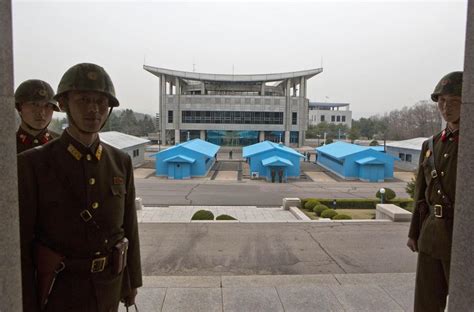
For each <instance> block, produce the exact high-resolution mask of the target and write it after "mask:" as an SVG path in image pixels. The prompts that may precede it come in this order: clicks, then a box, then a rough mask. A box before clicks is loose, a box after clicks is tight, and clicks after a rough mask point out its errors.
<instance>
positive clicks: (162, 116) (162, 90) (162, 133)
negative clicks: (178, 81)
mask: <svg viewBox="0 0 474 312" xmlns="http://www.w3.org/2000/svg"><path fill="white" fill-rule="evenodd" d="M165 95H166V76H165V75H160V103H159V106H160V121H161V122H160V139H161V142H162V144H168V142H166V124H167V122H168V111H167V110H166V105H165Z"/></svg>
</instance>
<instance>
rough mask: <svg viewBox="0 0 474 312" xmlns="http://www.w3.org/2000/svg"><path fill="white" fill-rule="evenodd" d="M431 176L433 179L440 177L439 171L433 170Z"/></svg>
mask: <svg viewBox="0 0 474 312" xmlns="http://www.w3.org/2000/svg"><path fill="white" fill-rule="evenodd" d="M431 177H432V178H433V179H436V178H437V177H438V172H436V169H433V170H431Z"/></svg>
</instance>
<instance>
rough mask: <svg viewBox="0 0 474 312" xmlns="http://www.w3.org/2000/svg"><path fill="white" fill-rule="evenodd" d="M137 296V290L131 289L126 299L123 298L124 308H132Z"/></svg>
mask: <svg viewBox="0 0 474 312" xmlns="http://www.w3.org/2000/svg"><path fill="white" fill-rule="evenodd" d="M136 296H137V289H136V288H132V289H131V290H130V294H128V296H127V297H125V298H123V299H122V301H123V303H124V304H125V306H126V307H129V306H132V305H134V304H135V297H136Z"/></svg>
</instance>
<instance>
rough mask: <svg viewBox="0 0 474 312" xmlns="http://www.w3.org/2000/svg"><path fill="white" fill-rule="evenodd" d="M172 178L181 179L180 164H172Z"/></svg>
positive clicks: (181, 170)
mask: <svg viewBox="0 0 474 312" xmlns="http://www.w3.org/2000/svg"><path fill="white" fill-rule="evenodd" d="M174 178H175V179H178V180H181V179H183V167H182V166H181V164H175V165H174Z"/></svg>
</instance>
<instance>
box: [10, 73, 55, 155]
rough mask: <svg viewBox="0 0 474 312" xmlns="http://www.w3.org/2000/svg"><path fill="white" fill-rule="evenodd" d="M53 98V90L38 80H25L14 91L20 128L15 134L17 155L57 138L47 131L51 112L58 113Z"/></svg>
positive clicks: (51, 115)
mask: <svg viewBox="0 0 474 312" xmlns="http://www.w3.org/2000/svg"><path fill="white" fill-rule="evenodd" d="M53 96H54V91H53V88H51V86H50V85H49V84H48V83H47V82H45V81H42V80H38V79H30V80H26V81H24V82H22V83H21V84H20V85H19V86H18V88H17V89H16V90H15V108H16V110H17V111H18V114H19V115H20V118H21V124H20V127H19V128H18V131H17V132H16V151H17V153H21V152H23V151H26V150H28V149H30V148H33V147H35V146H39V145H43V144H46V143H48V142H49V141H51V140H52V139H54V138H56V137H58V134H56V133H54V132H52V131H50V130H48V125H49V123H50V122H51V118H52V117H53V111H56V112H59V111H60V110H59V106H58V102H57V101H56V100H55V99H54V98H53Z"/></svg>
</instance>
